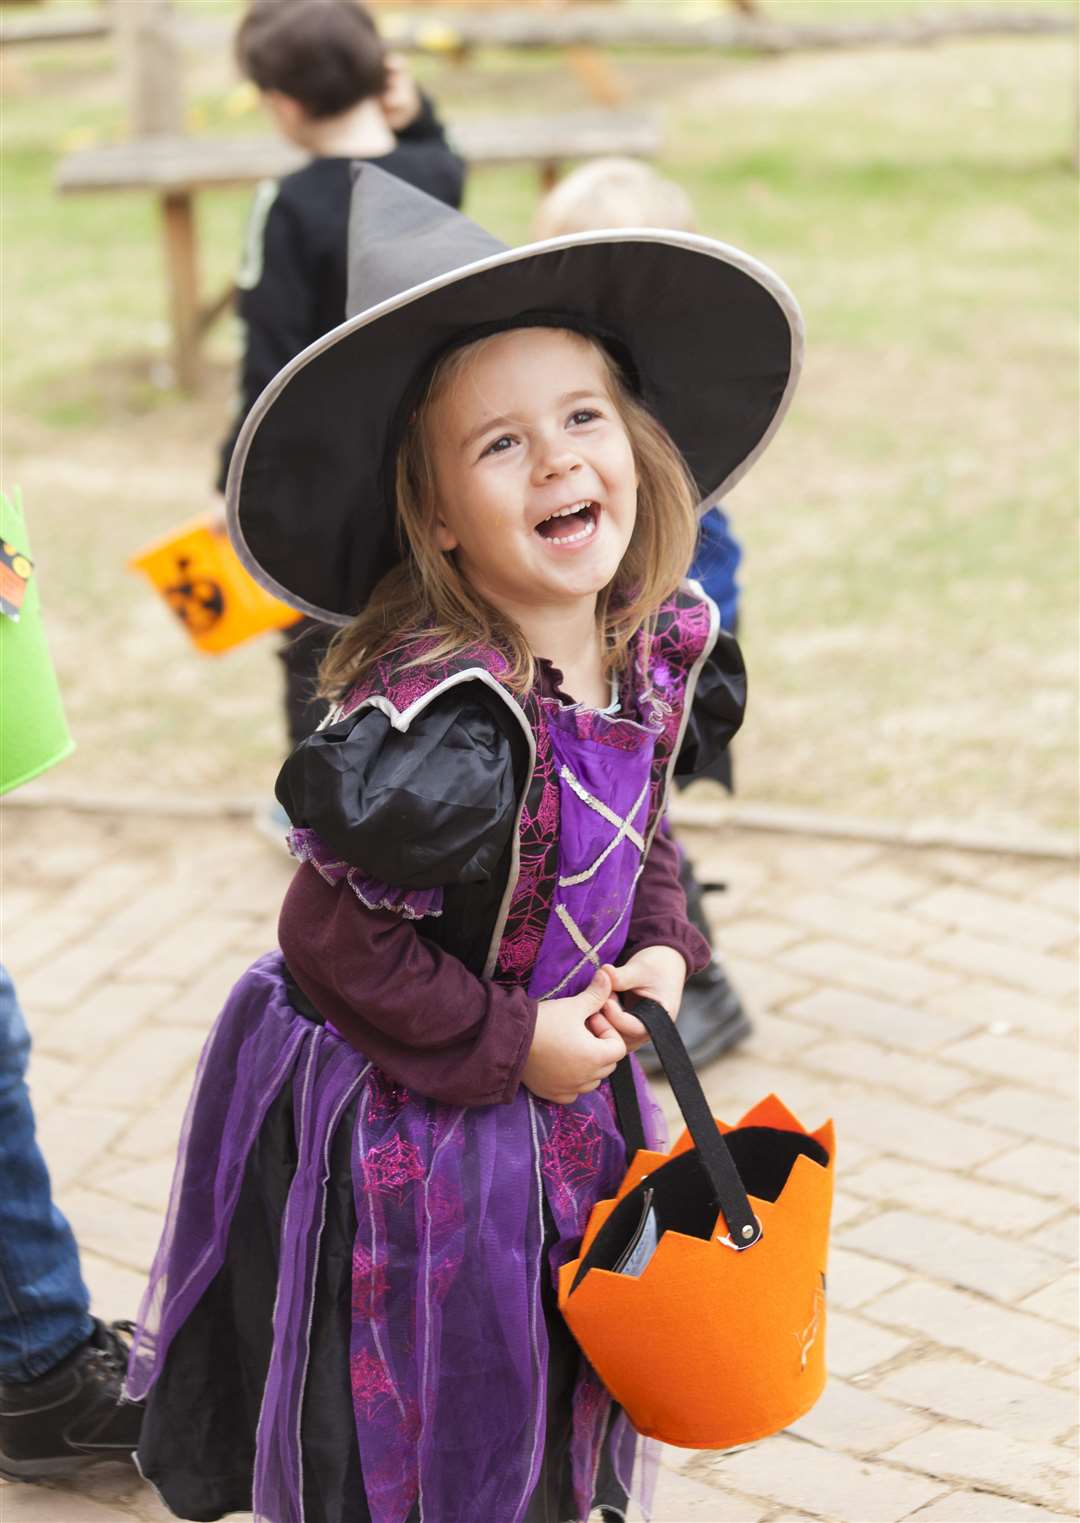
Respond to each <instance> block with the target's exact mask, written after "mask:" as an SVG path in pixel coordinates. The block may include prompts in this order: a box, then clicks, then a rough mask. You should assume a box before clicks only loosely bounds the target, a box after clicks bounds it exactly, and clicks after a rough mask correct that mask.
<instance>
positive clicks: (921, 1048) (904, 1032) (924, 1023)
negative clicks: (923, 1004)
mask: <svg viewBox="0 0 1080 1523" xmlns="http://www.w3.org/2000/svg"><path fill="white" fill-rule="evenodd" d="M785 1014H786V1015H788V1016H789V1017H791V1018H792V1019H794V1020H800V1021H803V1020H805V1021H812V1022H813V1023H814V1024H815V1025H817V1026H824V1027H825V1028H826V1029H828V1030H830V1031H835V1032H837V1033H838V1034H840V1035H842V1036H860V1037H867V1038H869V1039H870V1040H871V1041H874V1042H883V1043H885V1044H886V1045H888V1046H890V1047H900V1048H903V1049H904V1050H905V1051H908V1052H933V1051H934V1049H935V1048H938V1047H941V1046H943V1045H944V1044H945V1043H946V1042H955V1041H958V1040H959V1038H960V1037H962V1036H966V1035H967V1033H968V1032H970V1031H973V1030H975V1028H976V1027H977V1026H978V1025H979V1020H978V1019H977V1017H976V1016H975V1015H974V1014H972V1013H970V1012H969V1013H968V1014H967V1015H965V1013H964V1011H963V1009H960V1010H958V1011H957V1012H956V1013H955V1014H949V1015H944V1014H941V1013H939V1012H938V1011H933V1012H928V1011H926V1010H919V1009H917V1008H915V1007H914V1006H912V1005H907V1004H896V1003H891V1002H889V1001H887V1000H881V999H875V998H874V997H873V996H872V995H869V994H853V993H852V992H851V991H850V990H849V989H815V990H814V992H813V993H812V994H808V995H806V996H805V997H804V998H802V999H798V1000H795V1001H793V1002H791V1003H790V1004H789V1005H788V1006H787V1009H786V1011H785Z"/></svg>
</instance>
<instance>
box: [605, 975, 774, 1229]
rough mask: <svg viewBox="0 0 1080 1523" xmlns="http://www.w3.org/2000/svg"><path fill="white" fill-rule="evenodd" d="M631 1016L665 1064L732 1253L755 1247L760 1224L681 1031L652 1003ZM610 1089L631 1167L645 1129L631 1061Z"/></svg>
mask: <svg viewBox="0 0 1080 1523" xmlns="http://www.w3.org/2000/svg"><path fill="white" fill-rule="evenodd" d="M624 1003H626V1004H627V1009H631V1006H630V1005H629V1003H628V1002H626V1001H624ZM632 1014H634V1015H636V1016H637V1018H638V1020H639V1021H640V1022H641V1023H642V1025H643V1026H644V1027H645V1029H646V1031H647V1032H648V1033H649V1035H650V1037H652V1041H653V1046H654V1047H655V1048H656V1054H657V1057H658V1058H659V1059H660V1062H661V1063H662V1064H663V1067H664V1073H665V1074H666V1075H667V1081H668V1083H669V1084H670V1085H671V1089H672V1093H673V1094H674V1096H675V1099H676V1100H677V1101H678V1104H679V1109H680V1111H681V1112H682V1115H683V1120H684V1121H685V1122H686V1125H687V1127H688V1128H689V1131H690V1135H691V1137H692V1138H693V1139H694V1147H695V1148H696V1150H697V1155H698V1157H699V1159H700V1160H701V1166H702V1168H703V1169H704V1170H705V1173H706V1174H707V1175H708V1179H709V1183H710V1185H711V1186H712V1189H713V1193H714V1195H715V1197H716V1201H717V1204H718V1205H719V1207H720V1210H721V1211H722V1212H723V1214H724V1220H725V1222H727V1229H728V1236H729V1238H730V1240H731V1244H732V1247H734V1248H749V1247H751V1246H752V1245H753V1244H754V1243H756V1242H757V1240H758V1238H759V1237H760V1236H761V1224H760V1222H759V1221H758V1219H757V1217H756V1216H755V1215H754V1213H753V1211H752V1210H751V1207H750V1200H749V1197H748V1196H747V1193H746V1190H745V1188H744V1187H743V1182H742V1180H741V1178H740V1177H739V1171H738V1169H737V1168H736V1167H735V1160H734V1159H733V1158H732V1156H731V1150H730V1149H729V1147H728V1145H727V1143H726V1142H725V1141H724V1138H723V1135H722V1134H721V1133H720V1132H719V1131H718V1130H717V1126H716V1122H715V1121H714V1120H713V1115H712V1111H711V1110H710V1109H709V1102H708V1101H707V1100H706V1098H705V1091H704V1090H703V1089H702V1087H701V1081H700V1079H699V1078H698V1076H697V1074H696V1073H695V1072H694V1065H693V1063H691V1061H690V1055H689V1053H688V1052H687V1050H686V1048H685V1046H684V1045H683V1039H682V1037H681V1036H680V1035H679V1031H678V1027H677V1026H676V1025H675V1022H674V1021H673V1020H672V1019H671V1016H670V1015H668V1013H667V1011H666V1010H665V1009H664V1007H663V1005H660V1004H658V1003H657V1002H656V1000H654V999H639V1000H637V1001H636V1002H635V1003H634V1004H633V1007H632ZM611 1089H612V1094H613V1096H614V1100H615V1111H616V1114H617V1116H618V1118H619V1128H620V1130H621V1132H622V1134H623V1138H624V1139H625V1142H626V1154H627V1162H629V1161H630V1160H631V1159H632V1158H633V1156H634V1154H635V1153H636V1152H637V1151H638V1149H639V1148H643V1147H644V1146H645V1126H644V1123H643V1121H642V1119H641V1106H640V1105H639V1103H638V1097H637V1090H636V1088H635V1085H634V1075H633V1071H632V1069H631V1067H630V1059H629V1058H624V1059H623V1060H622V1062H621V1063H620V1064H619V1065H618V1067H617V1068H616V1069H615V1072H614V1073H613V1074H612V1076H611Z"/></svg>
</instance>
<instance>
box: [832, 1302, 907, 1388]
mask: <svg viewBox="0 0 1080 1523" xmlns="http://www.w3.org/2000/svg"><path fill="white" fill-rule="evenodd" d="M910 1343H911V1340H910V1338H908V1337H907V1336H906V1335H901V1334H897V1333H893V1332H886V1331H885V1329H884V1328H882V1327H880V1326H878V1325H877V1324H876V1323H874V1322H867V1321H866V1320H865V1319H864V1318H863V1317H862V1316H861V1315H860V1316H852V1315H850V1314H849V1313H847V1312H842V1311H834V1310H830V1312H829V1318H828V1328H827V1330H826V1347H827V1350H828V1352H827V1365H828V1368H829V1370H830V1371H831V1372H832V1374H834V1375H839V1376H841V1377H843V1378H845V1379H850V1378H851V1377H852V1376H853V1375H864V1374H865V1373H866V1372H867V1370H872V1369H874V1368H875V1367H876V1366H877V1365H879V1364H884V1363H885V1361H886V1360H888V1359H895V1358H896V1356H897V1354H902V1353H903V1352H904V1350H905V1349H906V1348H908V1347H909V1346H910Z"/></svg>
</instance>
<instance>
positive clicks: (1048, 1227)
mask: <svg viewBox="0 0 1080 1523" xmlns="http://www.w3.org/2000/svg"><path fill="white" fill-rule="evenodd" d="M1038 1243H1039V1247H1040V1248H1042V1249H1043V1250H1044V1251H1045V1252H1046V1253H1053V1254H1056V1256H1057V1257H1058V1258H1059V1259H1064V1261H1065V1263H1067V1264H1076V1263H1078V1262H1080V1221H1078V1220H1077V1213H1076V1212H1075V1211H1067V1212H1066V1213H1065V1214H1064V1216H1060V1217H1058V1219H1057V1221H1054V1222H1047V1223H1046V1224H1045V1225H1044V1226H1042V1227H1040V1228H1039V1231H1038Z"/></svg>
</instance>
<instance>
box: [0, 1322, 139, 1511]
mask: <svg viewBox="0 0 1080 1523" xmlns="http://www.w3.org/2000/svg"><path fill="white" fill-rule="evenodd" d="M131 1331H132V1324H131V1323H130V1322H114V1323H113V1324H112V1325H111V1326H110V1327H106V1325H105V1323H104V1322H99V1321H98V1320H97V1318H95V1319H94V1331H93V1333H92V1334H91V1336H90V1338H89V1340H88V1341H87V1342H86V1343H84V1344H82V1345H81V1346H80V1347H79V1348H77V1349H76V1350H75V1351H74V1353H71V1354H68V1356H67V1357H66V1358H65V1359H62V1360H61V1361H60V1363H59V1364H58V1365H57V1366H56V1367H55V1368H54V1369H51V1370H49V1371H48V1372H47V1373H46V1374H44V1375H39V1376H38V1378H37V1379H36V1380H30V1381H27V1382H25V1383H16V1382H15V1381H10V1380H0V1476H3V1478H4V1479H5V1480H8V1481H44V1480H50V1481H51V1480H53V1479H55V1478H56V1477H57V1476H65V1475H72V1474H73V1473H75V1472H76V1471H79V1470H82V1469H83V1468H84V1467H85V1466H87V1465H92V1464H95V1463H97V1462H99V1461H101V1460H126V1459H129V1458H130V1457H131V1454H132V1451H133V1450H134V1449H135V1446H136V1444H137V1443H138V1442H139V1429H140V1427H141V1426H142V1415H143V1409H142V1403H141V1402H131V1401H125V1400H124V1399H123V1396H122V1394H121V1392H122V1387H123V1383H124V1374H125V1371H126V1370H127V1359H128V1345H127V1343H126V1342H125V1340H124V1338H122V1337H121V1333H122V1332H123V1333H127V1334H130V1333H131Z"/></svg>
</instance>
